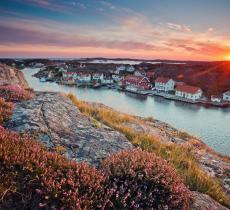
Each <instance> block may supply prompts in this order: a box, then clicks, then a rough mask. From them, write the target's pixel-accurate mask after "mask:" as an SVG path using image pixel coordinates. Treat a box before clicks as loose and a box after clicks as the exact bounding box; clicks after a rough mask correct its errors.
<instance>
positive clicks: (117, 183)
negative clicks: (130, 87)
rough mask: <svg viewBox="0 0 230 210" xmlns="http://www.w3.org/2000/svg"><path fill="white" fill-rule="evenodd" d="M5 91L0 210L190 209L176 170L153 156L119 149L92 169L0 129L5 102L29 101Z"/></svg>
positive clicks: (8, 107)
mask: <svg viewBox="0 0 230 210" xmlns="http://www.w3.org/2000/svg"><path fill="white" fill-rule="evenodd" d="M0 89H1V88H0ZM8 90H9V89H8V88H7V89H6V87H3V88H2V92H1V91H0V93H1V94H2V95H1V96H2V97H4V99H3V98H0V114H1V115H0V116H1V118H0V209H2V210H8V209H15V210H23V209H52V210H56V209H61V210H64V209H66V210H67V209H68V210H69V209H70V210H71V209H73V210H74V209H76V210H81V209H82V210H83V209H84V210H86V209H139V208H142V209H147V208H154V209H159V210H164V209H172V210H187V209H188V208H189V204H190V200H191V194H190V191H189V190H188V189H187V187H186V186H185V185H184V184H183V182H182V180H181V178H180V177H179V176H178V174H177V173H176V171H175V169H174V168H172V167H171V166H170V165H169V164H168V163H167V162H166V161H165V160H163V159H162V158H160V157H157V156H156V155H155V154H153V153H148V152H147V151H142V150H127V151H122V152H120V153H118V154H114V155H112V156H111V157H107V158H106V159H105V160H104V161H103V162H102V164H101V167H100V169H96V168H94V167H91V166H88V165H87V164H83V163H77V162H76V161H71V160H68V159H66V158H65V157H64V156H62V155H61V154H62V152H63V148H60V147H59V148H55V151H57V152H56V153H55V152H50V151H48V150H47V149H46V148H45V147H43V146H42V145H41V144H40V143H38V142H37V141H34V140H33V139H31V138H30V137H29V136H28V135H26V134H17V133H14V132H11V131H8V130H6V129H5V128H3V127H1V125H2V124H3V123H4V122H5V121H6V120H8V119H9V117H10V116H11V114H12V109H13V106H14V105H13V103H11V102H9V101H22V100H26V99H29V98H30V95H28V94H27V92H25V91H24V90H22V89H20V88H19V89H18V88H16V89H14V88H10V91H8ZM14 91H15V92H14ZM14 96H15V97H14ZM16 96H17V97H16ZM27 96H28V97H27ZM6 100H7V101H6ZM97 122H98V121H96V120H95V122H94V124H95V127H98V123H97ZM134 157H135V158H134Z"/></svg>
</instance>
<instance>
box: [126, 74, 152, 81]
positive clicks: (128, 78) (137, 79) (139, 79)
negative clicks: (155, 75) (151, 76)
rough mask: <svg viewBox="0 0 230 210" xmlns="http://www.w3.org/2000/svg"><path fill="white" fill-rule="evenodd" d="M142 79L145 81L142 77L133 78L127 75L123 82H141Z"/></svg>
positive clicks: (133, 76)
mask: <svg viewBox="0 0 230 210" xmlns="http://www.w3.org/2000/svg"><path fill="white" fill-rule="evenodd" d="M143 79H147V80H148V78H147V77H143V76H135V75H128V76H126V77H125V80H131V81H133V82H140V81H142V80H143Z"/></svg>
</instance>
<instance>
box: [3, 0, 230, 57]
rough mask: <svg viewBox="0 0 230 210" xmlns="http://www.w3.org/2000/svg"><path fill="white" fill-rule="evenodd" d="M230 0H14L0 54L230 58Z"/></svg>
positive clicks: (6, 13) (8, 5) (6, 9)
mask: <svg viewBox="0 0 230 210" xmlns="http://www.w3.org/2000/svg"><path fill="white" fill-rule="evenodd" d="M229 11H230V1H228V0H218V1H216V0H202V1H193V0H174V1H171V0H164V1H160V0H143V1H140V0H125V1H124V0H123V1H122V0H110V1H109V0H108V1H107V0H106V1H102V0H84V1H83V0H79V1H75V0H70V1H64V0H8V1H1V3H0V16H1V18H0V57H58V58H62V57H63V58H65V57H68V58H74V57H111V58H112V57H113V58H114V57H116V58H118V57H120V58H122V57H123V58H143V59H176V60H230V25H229V20H230V12H229Z"/></svg>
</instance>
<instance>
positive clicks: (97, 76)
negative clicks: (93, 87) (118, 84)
mask: <svg viewBox="0 0 230 210" xmlns="http://www.w3.org/2000/svg"><path fill="white" fill-rule="evenodd" d="M92 79H93V80H97V81H102V80H103V79H104V74H103V73H99V72H96V73H93V74H92Z"/></svg>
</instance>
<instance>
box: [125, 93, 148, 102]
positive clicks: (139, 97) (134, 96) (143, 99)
mask: <svg viewBox="0 0 230 210" xmlns="http://www.w3.org/2000/svg"><path fill="white" fill-rule="evenodd" d="M125 95H126V96H128V97H131V98H135V99H137V100H140V101H145V100H147V97H148V96H146V95H139V94H135V93H130V92H125Z"/></svg>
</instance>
